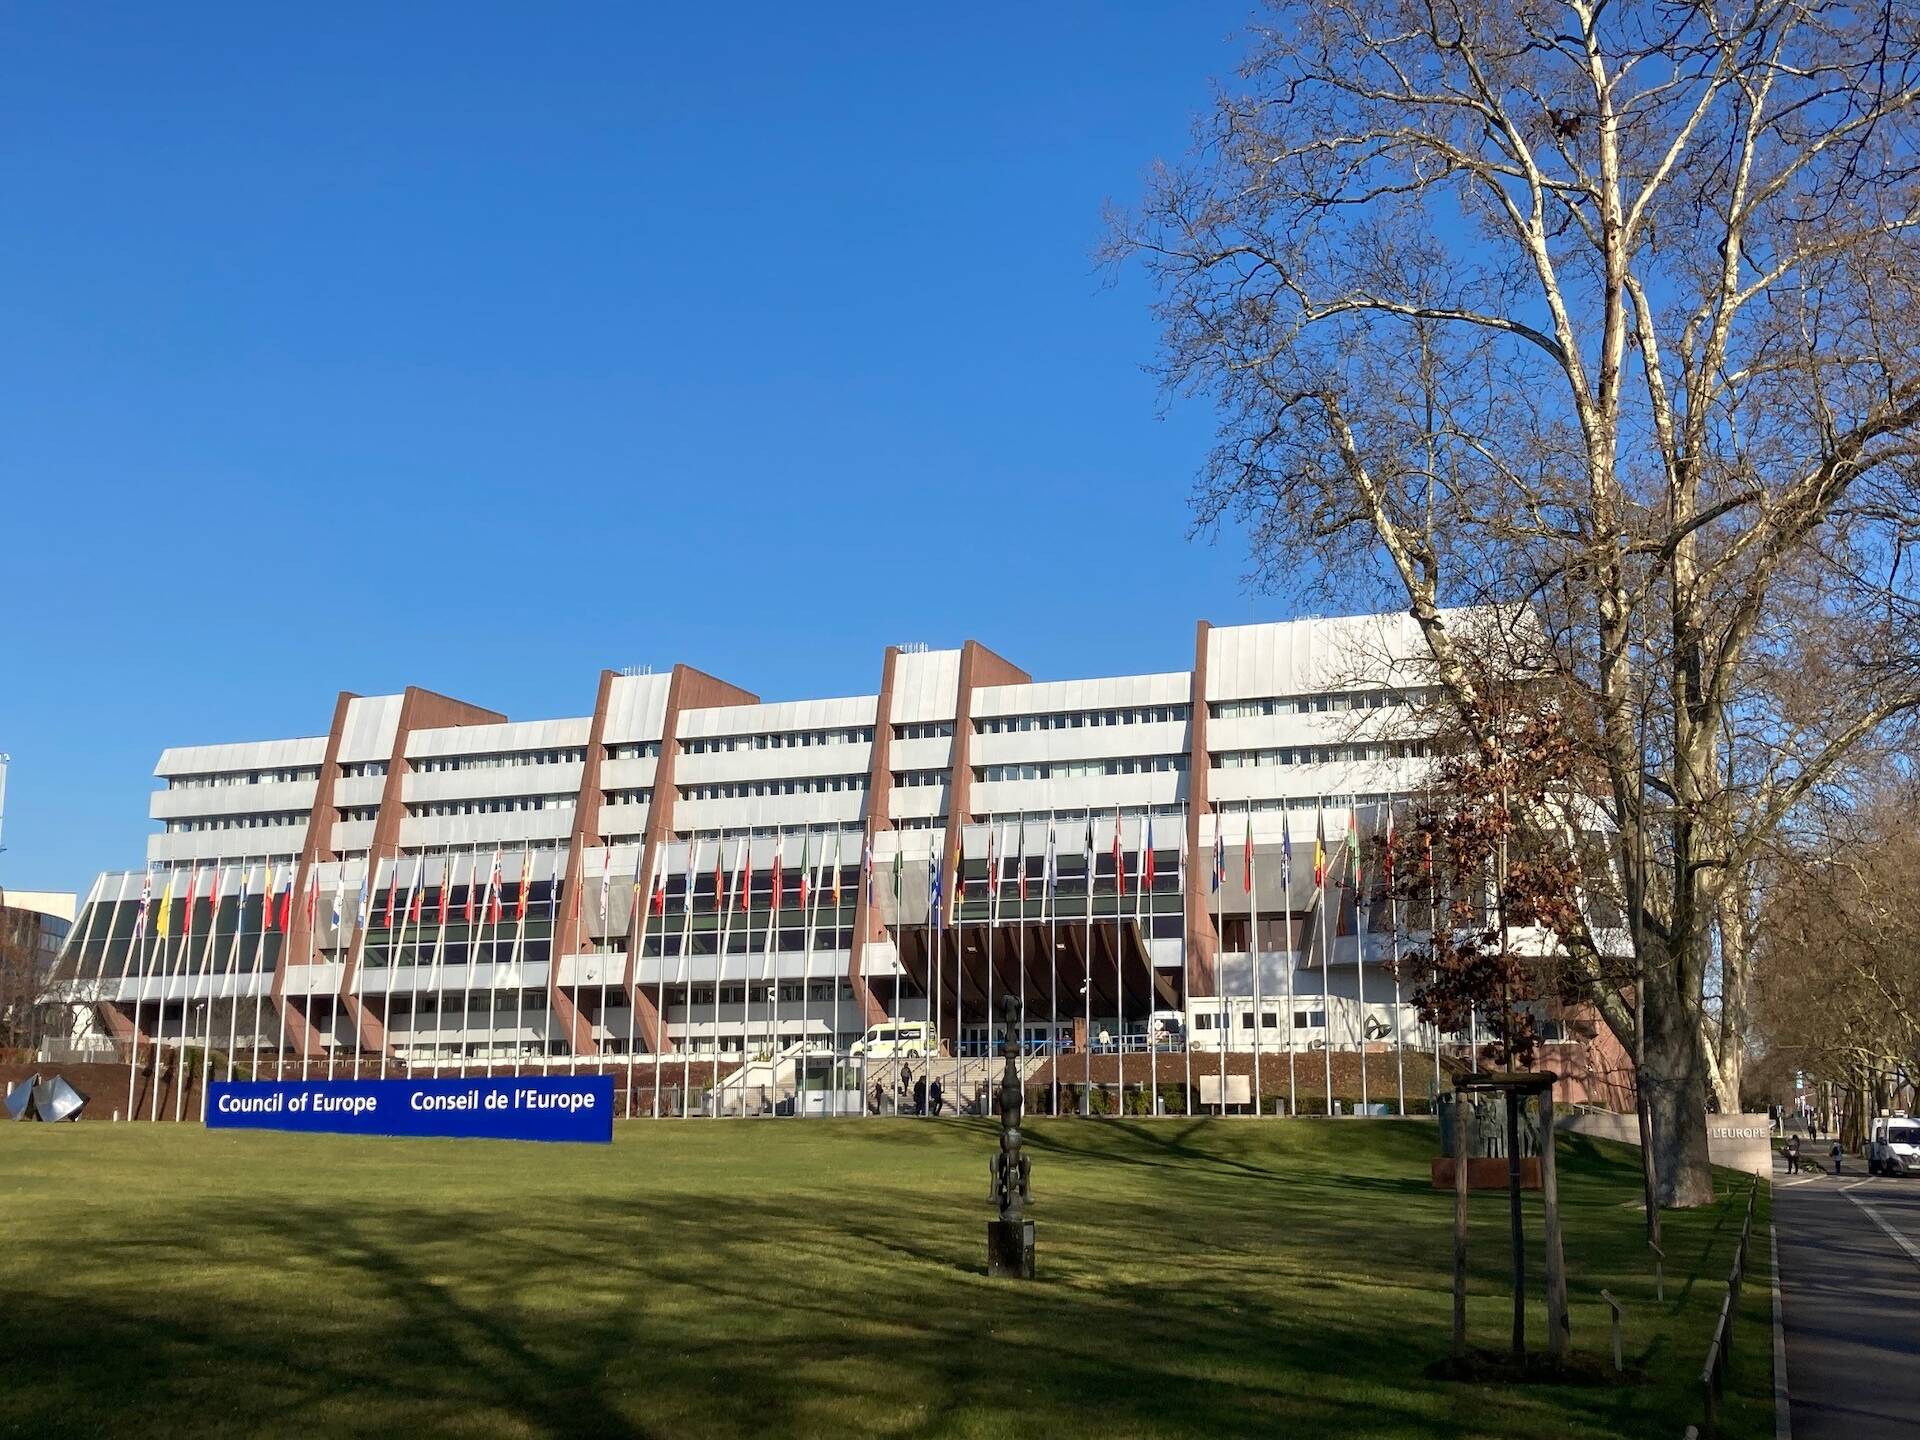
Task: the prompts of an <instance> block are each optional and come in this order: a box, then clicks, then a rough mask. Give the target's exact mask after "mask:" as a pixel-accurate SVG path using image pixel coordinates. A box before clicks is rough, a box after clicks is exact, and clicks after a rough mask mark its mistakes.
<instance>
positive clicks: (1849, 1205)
mask: <svg viewBox="0 0 1920 1440" xmlns="http://www.w3.org/2000/svg"><path fill="white" fill-rule="evenodd" d="M1776 1164H1777V1165H1778V1167H1779V1168H1777V1169H1776V1171H1775V1174H1774V1202H1773V1219H1774V1228H1775V1230H1776V1231H1777V1232H1778V1234H1779V1237H1780V1283H1781V1304H1782V1309H1783V1311H1784V1313H1785V1317H1786V1341H1787V1367H1786V1368H1787V1384H1788V1388H1789V1390H1790V1391H1791V1394H1792V1402H1793V1404H1792V1412H1793V1435H1794V1440H1826V1437H1835V1440H1879V1437H1883V1436H1886V1437H1902V1440H1920V1177H1914V1178H1911V1179H1902V1180H1889V1179H1869V1178H1868V1177H1867V1174H1866V1163H1865V1162H1864V1161H1862V1160H1858V1159H1855V1158H1853V1157H1851V1156H1850V1157H1848V1159H1847V1161H1846V1164H1845V1172H1846V1173H1844V1174H1842V1175H1841V1176H1840V1177H1839V1178H1838V1179H1836V1178H1834V1176H1832V1175H1831V1174H1821V1175H1815V1176H1809V1175H1807V1174H1806V1173H1805V1172H1802V1174H1800V1175H1788V1174H1787V1173H1786V1169H1785V1165H1784V1163H1782V1162H1779V1161H1778V1160H1777V1159H1776Z"/></svg>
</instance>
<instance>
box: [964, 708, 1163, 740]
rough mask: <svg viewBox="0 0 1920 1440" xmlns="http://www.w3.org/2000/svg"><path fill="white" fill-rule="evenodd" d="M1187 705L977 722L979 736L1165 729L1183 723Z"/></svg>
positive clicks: (1000, 717) (1062, 712)
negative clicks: (1133, 727)
mask: <svg viewBox="0 0 1920 1440" xmlns="http://www.w3.org/2000/svg"><path fill="white" fill-rule="evenodd" d="M1188 713H1189V712H1188V707H1187V706H1185V705H1140V706H1135V707H1134V708H1132V709H1130V710H1059V711H1053V712H1051V713H1048V714H1044V715H989V716H986V717H984V718H982V719H980V720H976V721H975V722H974V725H973V730H974V733H975V734H976V735H1011V734H1017V733H1021V732H1025V731H1030V730H1079V729H1082V728H1084V727H1086V726H1089V725H1165V724H1173V723H1184V722H1185V721H1186V719H1187V716H1188Z"/></svg>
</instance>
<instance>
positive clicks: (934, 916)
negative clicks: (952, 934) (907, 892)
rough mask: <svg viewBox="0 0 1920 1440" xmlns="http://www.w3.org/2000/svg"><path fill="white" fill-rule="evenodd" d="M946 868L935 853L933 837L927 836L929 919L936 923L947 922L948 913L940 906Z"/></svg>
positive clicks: (942, 923)
mask: <svg viewBox="0 0 1920 1440" xmlns="http://www.w3.org/2000/svg"><path fill="white" fill-rule="evenodd" d="M945 868H946V866H945V865H943V864H941V862H940V857H939V856H938V855H936V854H935V853H934V850H933V837H932V836H928V837H927V877H928V878H927V919H928V920H929V921H930V922H931V923H933V924H935V925H944V924H946V923H947V917H946V913H945V912H944V911H942V910H941V908H940V891H941V888H942V887H941V883H940V872H941V871H942V870H944V869H945Z"/></svg>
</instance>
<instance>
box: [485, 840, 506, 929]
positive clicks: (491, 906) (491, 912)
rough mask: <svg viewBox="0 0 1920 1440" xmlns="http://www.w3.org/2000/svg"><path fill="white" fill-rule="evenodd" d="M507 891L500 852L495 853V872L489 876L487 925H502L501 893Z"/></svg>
mask: <svg viewBox="0 0 1920 1440" xmlns="http://www.w3.org/2000/svg"><path fill="white" fill-rule="evenodd" d="M504 889H506V882H505V881H504V880H503V879H502V878H501V876H500V852H499V851H498V850H496V851H494V852H493V871H492V873H491V874H489V875H488V876H487V923H488V924H491V925H498V924H499V923H500V892H501V891H503V890H504Z"/></svg>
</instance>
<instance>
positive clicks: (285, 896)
mask: <svg viewBox="0 0 1920 1440" xmlns="http://www.w3.org/2000/svg"><path fill="white" fill-rule="evenodd" d="M307 920H308V922H309V924H311V922H312V920H313V917H312V916H311V915H309V916H308V917H307ZM292 921H293V867H292V866H291V865H289V866H288V867H287V878H286V881H285V883H284V884H283V885H282V886H281V887H280V928H281V929H282V930H283V931H284V930H285V929H287V927H288V926H289V925H290V924H291V923H292Z"/></svg>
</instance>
